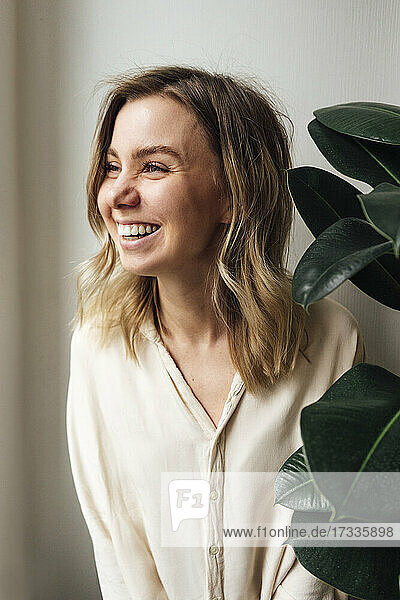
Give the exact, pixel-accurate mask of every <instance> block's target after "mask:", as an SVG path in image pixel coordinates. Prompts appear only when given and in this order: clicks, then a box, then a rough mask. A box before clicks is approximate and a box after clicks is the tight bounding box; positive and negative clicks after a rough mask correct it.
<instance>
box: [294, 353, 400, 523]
mask: <svg viewBox="0 0 400 600" xmlns="http://www.w3.org/2000/svg"><path fill="white" fill-rule="evenodd" d="M300 427H301V435H302V439H303V442H304V452H305V454H306V459H307V461H308V465H309V469H310V470H311V471H312V473H313V477H314V479H315V481H316V484H317V486H318V488H319V489H320V490H321V492H322V493H323V494H324V495H325V496H326V498H328V499H329V502H330V503H331V505H332V506H333V507H334V509H335V520H338V519H340V518H344V517H347V516H351V517H353V518H356V519H360V520H362V519H365V520H370V521H374V520H375V522H385V520H387V522H389V521H392V520H396V521H400V504H399V501H398V498H399V497H400V485H399V481H400V476H396V478H394V477H385V476H383V475H382V474H383V473H384V472H388V473H393V472H396V473H397V472H399V473H400V452H399V449H400V377H397V376H396V375H394V374H393V373H391V372H390V371H387V370H386V369H384V368H382V367H379V366H377V365H370V364H367V363H360V364H358V365H356V366H355V367H353V368H352V369H350V370H349V371H347V372H346V373H344V375H342V377H340V378H339V379H338V380H337V381H336V382H335V383H334V384H333V385H332V386H331V387H330V388H329V389H328V390H327V391H326V392H325V394H324V395H323V396H322V397H321V398H320V400H318V401H317V402H314V403H313V404H310V405H309V406H307V407H305V408H304V409H303V410H302V412H301V418H300ZM332 472H336V473H339V472H340V473H341V474H342V473H343V478H342V482H343V483H342V484H341V485H338V483H337V481H338V480H337V478H335V477H332V476H331V473H332ZM324 473H327V475H326V476H325V475H324ZM364 473H378V474H379V477H372V479H371V478H369V477H368V476H366V477H362V476H360V474H364ZM381 499H382V502H381Z"/></svg>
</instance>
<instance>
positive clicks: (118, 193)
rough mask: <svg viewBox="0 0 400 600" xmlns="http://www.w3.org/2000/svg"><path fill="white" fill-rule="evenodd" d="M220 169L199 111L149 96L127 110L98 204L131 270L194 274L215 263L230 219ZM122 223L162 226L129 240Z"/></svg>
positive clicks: (115, 138)
mask: <svg viewBox="0 0 400 600" xmlns="http://www.w3.org/2000/svg"><path fill="white" fill-rule="evenodd" d="M156 146H164V148H158V149H155V148H154V147H156ZM150 147H153V148H152V150H153V151H152V152H150V149H149V148H150ZM145 148H147V149H148V151H147V153H146V154H145ZM213 171H214V172H215V173H218V161H217V158H216V156H215V155H214V153H213V152H212V151H211V149H210V148H209V145H208V143H207V141H206V139H205V136H204V134H203V131H202V129H201V127H200V125H199V123H198V121H197V119H196V117H195V116H194V115H193V114H192V113H191V112H190V111H188V110H187V109H186V108H185V107H184V106H183V105H182V104H180V103H179V102H177V101H175V100H172V99H170V98H162V97H160V96H148V97H145V98H140V99H137V100H134V101H130V102H127V103H126V104H125V105H124V106H123V107H122V108H121V110H120V111H119V113H118V115H117V117H116V120H115V124H114V130H113V135H112V140H111V143H110V147H109V149H108V153H107V167H106V174H105V178H104V181H103V182H102V184H101V187H100V190H99V193H98V198H97V202H98V206H99V210H100V213H101V215H102V217H103V220H104V222H105V225H106V227H107V229H108V231H109V233H110V235H111V236H112V238H113V240H114V242H115V244H116V247H117V249H118V251H119V255H120V258H121V263H122V265H123V267H124V269H126V270H128V271H131V272H133V273H135V274H137V275H146V276H158V275H162V274H177V275H179V276H185V274H186V275H187V276H189V275H191V276H192V277H193V273H196V272H199V273H200V272H202V271H203V268H207V267H208V266H209V265H210V263H211V261H212V260H213V259H214V258H215V251H216V244H217V242H218V240H219V238H220V236H221V234H222V233H223V231H224V225H223V223H228V222H229V215H228V213H227V204H225V203H223V201H222V200H221V198H220V194H219V192H218V189H217V186H216V184H215V181H214V179H213ZM118 223H123V224H127V223H129V224H137V225H139V224H143V225H144V226H146V225H157V226H159V228H158V229H157V231H155V233H152V234H151V235H149V236H148V237H144V238H143V239H140V240H139V241H127V240H125V239H124V238H123V237H122V236H121V235H120V234H119V233H118ZM152 229H154V227H152ZM140 231H143V230H142V229H139V232H140ZM147 231H150V229H148V230H147ZM121 232H122V230H120V233H121ZM133 232H134V233H136V230H133ZM124 233H126V231H124Z"/></svg>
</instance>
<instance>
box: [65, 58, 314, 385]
mask: <svg viewBox="0 0 400 600" xmlns="http://www.w3.org/2000/svg"><path fill="white" fill-rule="evenodd" d="M253 79H254V78H253ZM105 83H107V84H111V89H110V90H109V91H108V92H107V94H106V95H105V97H104V98H103V101H102V103H101V106H100V110H99V116H98V120H97V125H96V130H95V133H94V136H93V141H92V150H91V163H90V169H89V173H88V177H87V184H86V191H87V198H88V219H89V224H90V226H91V228H92V230H93V232H94V233H95V235H96V236H97V238H98V239H99V241H100V243H101V249H100V251H99V252H98V253H97V254H96V255H95V256H93V257H91V258H90V259H89V260H86V261H84V262H83V263H81V264H79V265H78V267H77V268H78V276H77V288H78V298H77V310H76V313H75V316H74V319H73V321H72V325H73V327H74V328H75V327H76V326H78V325H79V326H81V325H82V324H83V323H84V322H87V321H97V322H99V318H100V322H101V325H100V334H101V335H100V344H101V345H104V344H105V343H106V342H107V340H108V339H109V338H110V335H111V333H112V329H113V328H118V331H120V332H121V333H122V336H123V339H124V343H125V348H126V356H127V357H128V356H130V357H131V358H132V359H133V360H134V361H135V362H136V363H137V364H140V363H139V358H138V354H137V350H136V347H135V343H136V340H137V336H138V334H139V330H140V326H141V324H142V323H143V322H144V321H145V320H146V319H147V318H148V317H152V318H153V319H154V324H155V326H156V329H157V331H158V333H159V334H160V333H161V332H162V331H163V324H162V323H161V319H160V314H159V297H158V285H157V278H156V277H148V276H140V275H136V274H133V273H131V272H128V271H125V270H124V269H123V267H122V265H121V261H120V258H119V254H118V251H117V249H116V246H115V243H114V241H113V239H112V237H111V236H110V234H109V233H108V231H107V228H106V226H105V224H104V221H103V219H102V217H101V215H100V212H99V209H98V206H97V195H98V192H99V188H100V186H101V183H102V181H103V179H104V175H105V160H106V152H107V148H108V146H109V144H110V142H111V138H112V133H113V127H114V122H115V118H116V116H117V114H118V112H119V111H120V109H121V108H122V106H123V105H124V104H125V103H126V102H128V101H133V100H135V99H137V98H143V97H145V96H150V95H159V96H162V97H165V98H172V99H174V100H176V101H178V102H180V103H182V104H183V105H184V106H185V107H186V108H187V109H188V110H190V111H192V113H193V114H194V115H195V116H196V118H197V120H198V121H199V123H200V124H201V126H202V128H203V131H204V133H205V135H206V138H207V140H208V142H209V144H210V147H211V149H212V151H213V152H214V153H215V155H216V157H217V158H218V164H219V166H220V173H219V174H218V178H217V183H218V185H219V187H220V190H221V191H222V193H223V194H224V195H225V197H226V198H228V199H229V203H230V215H231V222H230V224H227V225H226V226H225V227H226V231H225V234H224V235H223V236H222V239H221V242H220V245H219V247H218V252H217V258H216V261H215V264H213V265H212V266H211V269H210V272H209V278H210V281H211V288H210V289H212V306H213V310H214V312H215V316H216V318H217V320H218V321H222V322H223V323H224V324H225V326H226V328H227V336H228V341H229V350H230V354H231V359H232V362H233V364H234V366H235V368H236V369H237V370H238V371H239V374H240V375H241V377H242V379H243V381H244V383H245V385H246V389H247V390H248V391H249V392H251V393H255V392H257V391H259V390H260V389H262V388H265V386H268V385H270V384H273V383H275V382H276V381H277V380H278V379H279V378H280V377H282V376H285V375H287V374H288V373H289V372H291V371H292V370H293V368H294V365H295V361H296V358H297V354H298V352H299V351H300V352H302V349H300V342H301V339H302V336H303V333H304V332H305V311H304V309H303V308H302V307H301V306H300V305H298V304H296V303H295V302H294V300H293V299H292V294H291V283H292V275H291V274H290V273H289V272H288V271H287V254H286V253H287V252H288V240H289V235H290V229H291V225H292V220H293V216H294V205H293V202H292V199H291V197H290V193H289V190H288V187H287V179H286V170H287V169H288V168H290V167H291V166H292V163H291V157H290V144H291V141H292V137H290V138H289V135H288V133H287V131H286V129H285V127H284V123H283V120H282V117H286V118H287V119H288V120H289V122H290V124H291V126H292V133H291V136H293V123H292V121H291V120H290V119H289V117H287V116H286V115H285V114H284V113H282V112H281V111H280V110H279V109H278V108H277V106H276V104H274V102H273V100H272V97H271V93H270V92H268V91H267V90H266V89H265V88H264V87H263V86H262V84H261V83H260V82H253V80H252V78H250V77H249V78H246V79H243V78H239V77H238V76H231V75H227V74H220V73H212V72H208V71H206V70H204V69H199V68H192V67H187V66H179V65H177V66H156V67H150V68H138V69H135V70H133V71H129V72H127V73H124V74H121V75H117V76H115V77H112V78H111V79H107V80H105ZM285 254H286V263H285V264H283V261H284V257H285ZM305 333H307V332H305ZM307 345H308V342H307ZM307 360H308V359H307Z"/></svg>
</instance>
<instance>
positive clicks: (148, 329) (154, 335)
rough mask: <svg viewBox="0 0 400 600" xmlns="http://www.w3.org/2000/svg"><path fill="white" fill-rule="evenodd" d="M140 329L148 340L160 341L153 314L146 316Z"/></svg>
mask: <svg viewBox="0 0 400 600" xmlns="http://www.w3.org/2000/svg"><path fill="white" fill-rule="evenodd" d="M139 329H140V333H142V334H143V335H144V337H146V338H147V339H148V340H151V341H152V342H157V341H160V336H159V335H158V331H157V329H156V326H155V325H154V319H153V317H152V315H150V316H148V317H146V319H145V320H144V321H143V323H142V324H141V326H140V328H139Z"/></svg>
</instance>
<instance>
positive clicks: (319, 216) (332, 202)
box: [287, 167, 400, 310]
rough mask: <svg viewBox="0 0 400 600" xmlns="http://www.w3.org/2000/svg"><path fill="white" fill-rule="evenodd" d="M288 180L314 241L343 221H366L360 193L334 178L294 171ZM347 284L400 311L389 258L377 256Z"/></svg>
mask: <svg viewBox="0 0 400 600" xmlns="http://www.w3.org/2000/svg"><path fill="white" fill-rule="evenodd" d="M287 176H288V186H289V190H290V193H291V195H292V197H293V201H294V203H295V205H296V208H297V210H298V211H299V213H300V215H301V216H302V218H303V220H304V222H305V224H306V225H307V227H308V228H309V229H310V231H311V233H312V234H313V235H314V236H315V237H318V236H319V235H320V234H321V233H322V232H323V231H324V230H325V229H327V228H328V227H329V226H330V225H333V223H335V222H336V221H338V220H339V219H342V218H344V217H350V216H352V217H357V218H360V219H364V218H365V215H364V213H363V210H362V208H361V205H360V202H359V201H358V198H357V194H359V193H360V191H359V190H358V189H357V188H356V187H354V186H352V185H351V184H350V183H347V181H345V180H344V179H341V178H340V177H337V175H333V174H332V173H329V172H328V171H324V170H323V169H317V168H315V167H297V168H294V169H289V170H288V172H287ZM350 281H351V282H352V283H353V284H354V285H356V286H357V287H358V288H359V289H360V290H361V291H363V292H364V293H365V294H367V295H368V296H370V297H371V298H374V299H375V300H377V302H381V303H382V304H384V305H385V306H389V307H390V308H393V309H395V310H400V260H397V259H396V258H395V257H394V256H393V255H392V254H383V255H381V256H378V257H377V258H375V260H374V261H373V262H372V263H370V264H369V265H367V266H366V267H365V268H364V269H362V270H361V271H359V272H358V273H356V274H355V275H353V276H352V277H351V278H350Z"/></svg>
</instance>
